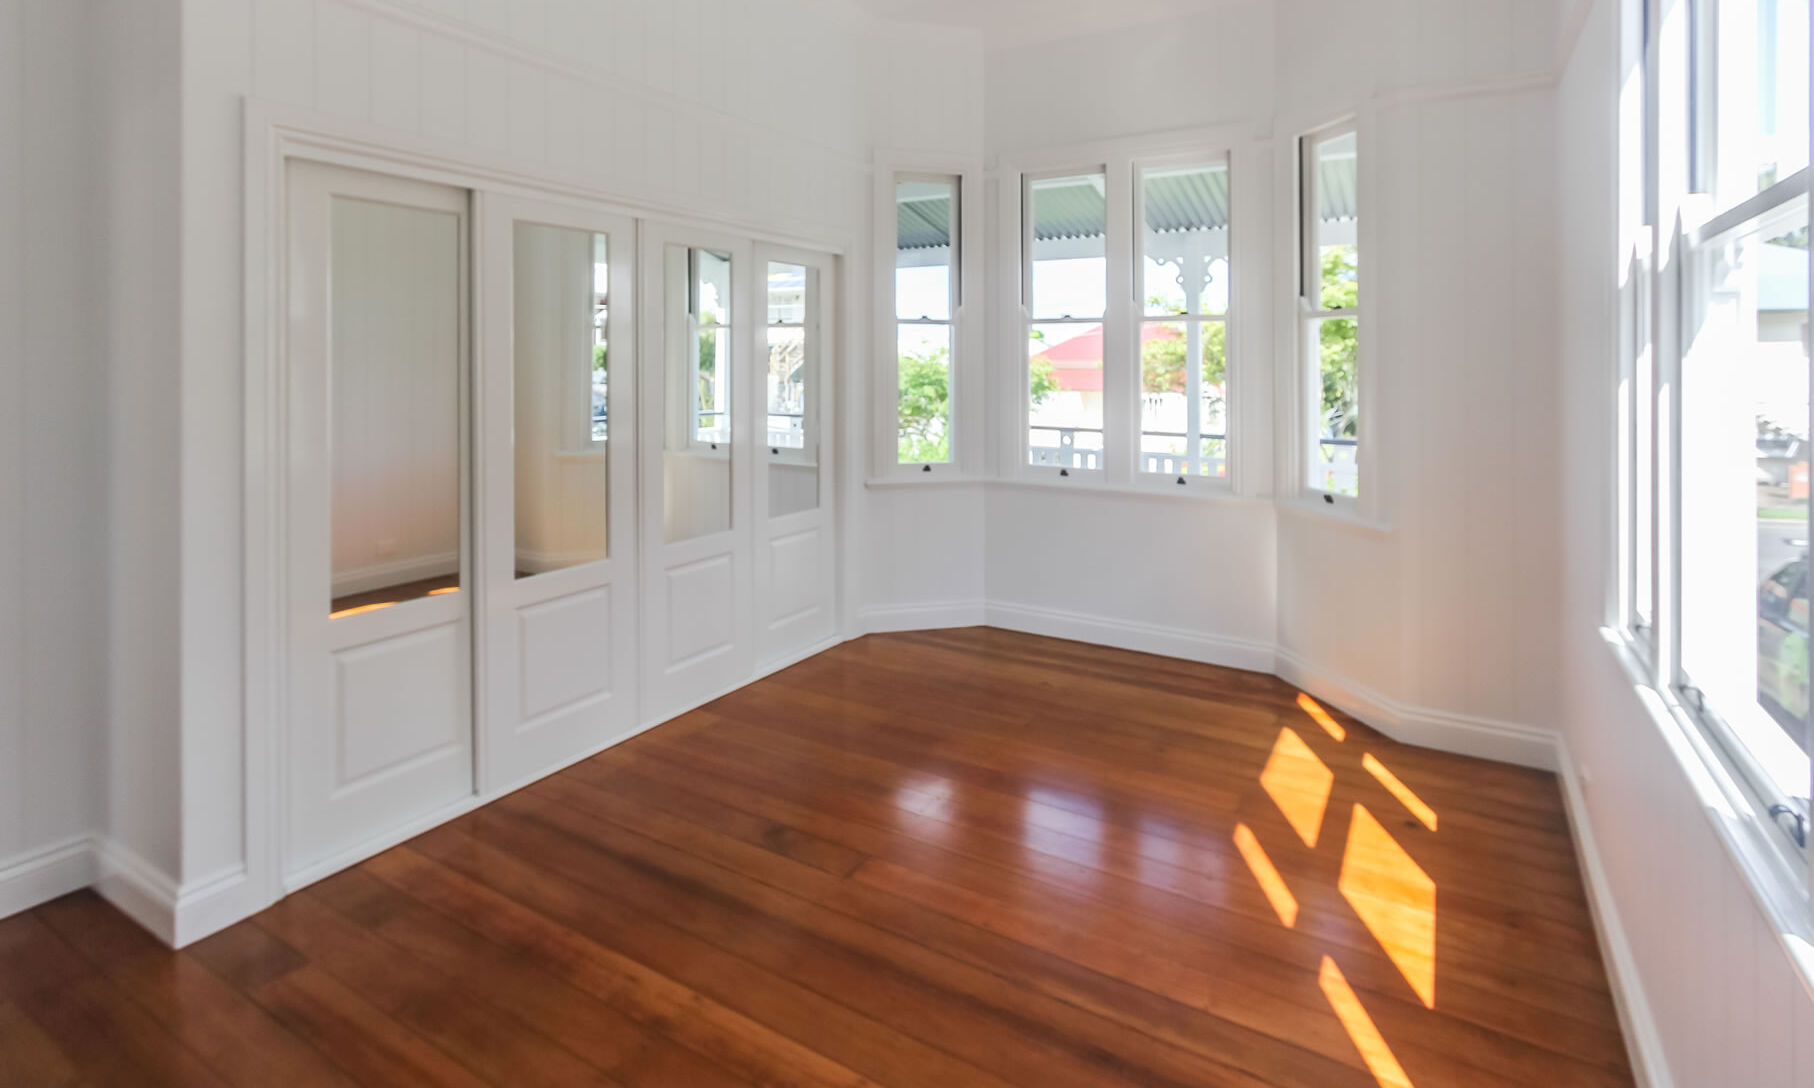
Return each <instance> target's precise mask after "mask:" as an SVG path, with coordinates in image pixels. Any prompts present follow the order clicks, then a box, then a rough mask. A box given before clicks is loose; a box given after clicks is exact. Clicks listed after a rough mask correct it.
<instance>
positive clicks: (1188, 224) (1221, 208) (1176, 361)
mask: <svg viewBox="0 0 1814 1088" xmlns="http://www.w3.org/2000/svg"><path fill="white" fill-rule="evenodd" d="M1136 199H1137V200H1138V201H1139V208H1140V212H1139V215H1138V216H1137V217H1136V220H1137V222H1139V223H1140V226H1141V233H1140V243H1141V245H1140V249H1141V253H1140V257H1141V260H1140V285H1139V287H1140V299H1141V305H1142V315H1143V316H1142V320H1141V323H1140V353H1139V359H1140V459H1139V465H1138V471H1139V472H1142V473H1151V474H1157V475H1161V476H1171V477H1176V478H1177V481H1178V482H1179V483H1181V484H1182V483H1186V482H1188V480H1189V479H1190V478H1191V477H1197V476H1210V477H1216V478H1226V477H1227V475H1228V428H1227V418H1228V288H1229V249H1228V160H1227V158H1226V157H1224V158H1222V159H1220V160H1219V161H1216V162H1213V163H1209V164H1204V165H1186V166H1176V167H1159V166H1148V167H1143V168H1142V169H1141V170H1140V186H1139V191H1138V195H1137V197H1136Z"/></svg>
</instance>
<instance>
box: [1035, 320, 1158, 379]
mask: <svg viewBox="0 0 1814 1088" xmlns="http://www.w3.org/2000/svg"><path fill="white" fill-rule="evenodd" d="M1180 335H1181V334H1180V333H1179V331H1178V330H1177V329H1176V328H1175V327H1173V326H1171V325H1158V324H1154V323H1152V322H1147V323H1146V324H1145V326H1144V327H1143V330H1142V333H1141V341H1142V342H1145V341H1149V340H1176V339H1177V338H1178V337H1179V336H1180ZM1033 358H1035V359H1044V360H1045V361H1046V362H1048V363H1051V364H1052V377H1053V379H1054V380H1056V381H1057V382H1058V388H1059V389H1062V390H1065V391H1067V392H1073V393H1100V392H1102V326H1101V325H1093V326H1091V327H1090V328H1089V329H1086V330H1085V331H1083V332H1081V333H1079V334H1078V335H1076V336H1073V337H1071V338H1070V339H1069V340H1062V341H1060V342H1058V343H1056V344H1053V345H1052V346H1051V347H1049V348H1047V349H1046V350H1044V351H1042V352H1040V353H1039V354H1037V355H1035V356H1033Z"/></svg>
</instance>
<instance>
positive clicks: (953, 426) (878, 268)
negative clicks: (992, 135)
mask: <svg viewBox="0 0 1814 1088" xmlns="http://www.w3.org/2000/svg"><path fill="white" fill-rule="evenodd" d="M874 177H875V190H874V197H873V206H874V209H875V214H874V216H873V234H872V239H873V246H874V252H873V260H874V264H873V265H872V266H871V267H872V268H873V270H874V288H875V291H874V296H873V297H874V305H875V315H876V319H875V322H874V324H873V326H872V329H873V332H874V336H875V339H874V348H873V350H874V358H875V360H876V363H875V366H874V367H873V368H871V370H870V373H871V374H872V375H873V378H874V385H873V388H872V391H871V393H872V395H871V397H870V403H871V405H872V412H873V415H872V417H871V418H872V420H873V426H872V430H873V432H874V433H873V435H872V441H871V444H870V460H871V464H870V469H869V479H868V486H869V487H893V486H925V485H934V484H957V483H962V484H968V483H974V482H976V481H978V480H980V479H982V478H983V476H984V471H985V468H986V460H987V458H986V456H985V453H986V451H985V442H984V434H983V425H984V422H985V419H984V413H983V411H982V404H983V382H984V377H985V371H984V368H983V366H982V365H981V363H982V359H983V357H984V351H983V331H984V330H983V319H982V308H981V307H980V306H979V305H977V303H978V301H979V300H980V299H981V297H982V285H983V282H984V281H983V250H984V245H983V238H984V235H983V216H982V214H981V210H980V209H981V208H982V206H983V192H982V189H983V170H982V168H981V165H980V163H976V162H973V161H971V160H968V159H962V158H953V157H940V156H927V155H923V154H918V153H907V152H889V151H883V152H878V153H877V155H876V160H875V169H874ZM903 181H936V182H955V183H956V192H957V208H956V209H955V212H956V214H955V219H956V222H955V223H953V225H952V244H953V246H954V248H955V252H954V253H953V256H952V290H953V294H954V295H955V298H954V299H953V303H952V310H951V320H950V322H949V325H950V327H951V375H950V396H951V402H950V419H949V421H948V422H947V424H946V426H947V428H948V431H947V433H948V434H949V435H950V441H951V456H950V459H949V460H947V461H933V462H930V463H928V462H921V461H902V460H900V392H901V380H900V354H899V346H900V328H901V324H902V323H901V322H900V321H899V320H898V318H897V311H898V307H897V306H896V303H895V252H896V247H897V245H898V243H899V228H898V222H897V218H896V217H897V214H898V213H897V211H896V204H895V200H896V186H897V185H898V184H899V183H900V182H903ZM935 323H936V324H945V322H935Z"/></svg>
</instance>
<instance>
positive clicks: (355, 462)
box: [284, 161, 474, 886]
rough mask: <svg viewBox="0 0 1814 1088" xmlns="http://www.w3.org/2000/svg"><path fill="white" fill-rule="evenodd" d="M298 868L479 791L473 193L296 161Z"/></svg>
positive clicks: (291, 638) (288, 751) (292, 638)
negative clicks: (472, 449) (472, 479)
mask: <svg viewBox="0 0 1814 1088" xmlns="http://www.w3.org/2000/svg"><path fill="white" fill-rule="evenodd" d="M286 183H287V184H286V192H287V199H288V209H287V230H286V236H285V247H286V253H287V257H286V259H287V264H288V275H287V284H288V287H287V290H288V292H289V298H288V300H287V307H286V310H287V313H288V315H289V318H288V324H287V326H286V328H285V336H284V343H285V360H284V361H285V369H286V374H287V381H288V388H287V391H286V392H287V402H286V403H287V405H288V412H289V417H288V420H287V434H288V447H287V449H286V451H285V457H286V465H285V472H286V475H287V481H288V496H287V498H288V504H287V509H286V512H285V522H286V532H285V534H284V536H285V541H286V546H287V567H286V571H285V576H284V577H285V581H286V583H287V587H288V594H287V596H288V602H287V604H288V623H287V626H288V643H289V653H290V675H289V678H288V683H287V685H286V688H287V691H288V692H289V702H288V707H287V710H288V713H287V715H286V738H285V744H286V747H285V757H286V763H285V766H286V773H287V775H288V778H289V780H288V784H287V785H288V798H289V806H288V811H287V813H286V818H285V822H286V825H287V833H286V836H285V843H284V872H285V880H286V883H288V884H289V885H290V886H295V885H298V884H301V883H306V882H308V881H309V880H312V879H315V878H316V877H319V876H321V875H324V874H325V873H328V872H332V871H333V870H334V869H336V868H338V867H340V866H341V865H343V864H345V863H346V862H347V861H349V860H352V859H354V858H356V857H358V856H362V855H363V853H364V852H367V851H368V850H369V849H370V847H371V844H372V843H373V842H374V841H375V840H379V839H382V838H384V837H385V836H387V835H391V834H394V833H395V832H396V831H397V830H398V829H400V828H403V827H407V826H409V825H410V824H411V823H412V822H414V821H418V820H421V819H425V818H430V817H432V815H433V814H434V813H435V812H437V811H440V810H444V809H446V808H447V807H449V806H451V805H453V804H455V803H457V802H459V801H461V800H462V799H463V798H465V797H467V796H468V795H469V794H470V793H471V792H472V789H473V765H472V750H473V716H472V702H471V692H472V606H471V598H472V593H471V592H470V590H471V588H472V585H473V575H474V565H473V562H472V534H471V531H470V528H469V526H470V524H471V518H470V509H471V508H470V504H469V501H468V496H469V495H470V492H471V488H470V486H469V471H468V463H469V449H468V436H469V434H470V428H469V425H468V420H469V418H470V412H469V405H470V396H469V387H468V382H469V377H470V372H469V358H470V345H469V317H468V289H469V288H468V250H469V245H468V242H469V234H468V222H469V211H468V208H469V194H468V193H466V192H465V191H463V190H459V189H451V188H447V187H445V186H440V185H432V184H428V183H425V182H418V181H411V180H406V179H402V178H395V177H389V176H384V175H379V174H370V173H363V172H360V171H355V170H347V169H340V168H334V167H328V166H323V165H318V164H315V163H309V162H302V161H293V162H292V163H291V164H290V167H289V169H288V172H287V178H286Z"/></svg>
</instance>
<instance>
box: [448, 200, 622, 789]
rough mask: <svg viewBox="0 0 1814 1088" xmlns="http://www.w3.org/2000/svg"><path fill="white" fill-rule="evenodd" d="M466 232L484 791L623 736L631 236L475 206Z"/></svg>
mask: <svg viewBox="0 0 1814 1088" xmlns="http://www.w3.org/2000/svg"><path fill="white" fill-rule="evenodd" d="M479 219H480V237H481V238H482V239H483V249H482V252H483V253H484V254H485V255H486V257H487V260H486V262H485V266H484V268H483V270H482V272H481V286H480V291H481V294H480V297H481V299H482V300H483V309H482V311H481V312H482V313H484V314H485V315H486V316H487V317H488V318H489V320H488V321H487V323H486V324H485V325H484V327H483V328H482V329H481V333H480V336H481V353H480V363H481V366H480V374H481V389H482V391H483V395H482V400H481V407H482V409H483V411H482V412H481V418H480V436H481V437H480V447H481V451H482V454H481V464H482V466H483V469H482V474H481V508H482V510H483V512H484V517H483V521H482V524H483V525H484V534H485V543H486V547H485V555H486V560H485V575H486V581H485V584H486V586H487V590H486V594H485V601H486V604H487V610H486V614H487V617H488V619H487V621H486V627H485V639H484V642H483V644H482V645H483V651H484V652H483V655H482V656H483V661H484V662H485V677H486V684H485V688H484V692H485V706H486V710H487V713H486V715H485V727H484V734H483V737H482V745H483V747H482V752H481V755H482V758H481V760H480V766H481V768H482V770H483V785H484V788H485V789H486V790H487V791H488V792H489V791H495V790H499V789H507V788H511V787H514V786H516V785H520V784H521V783H523V782H525V781H527V780H530V779H533V778H536V777H539V776H541V775H543V774H546V773H548V772H549V771H552V770H554V769H556V768H558V767H560V766H562V765H564V764H567V763H570V762H572V761H573V760H575V759H577V758H579V757H581V756H584V755H585V754H587V753H589V752H592V751H595V750H597V749H598V748H601V747H603V746H604V745H606V744H609V743H610V742H611V741H613V740H615V739H617V738H620V737H622V736H625V735H627V734H628V733H629V732H631V731H632V730H633V729H634V728H635V726H636V706H635V699H634V697H633V695H632V685H633V682H634V681H633V678H634V676H635V672H634V669H635V642H636V626H635V624H636V599H637V592H636V578H637V564H636V558H635V557H636V553H637V545H638V540H637V533H636V502H635V498H636V433H637V429H636V425H635V424H636V418H635V417H636V397H635V390H636V385H635V381H636V373H635V371H636V367H635V360H636V350H635V349H636V339H635V321H634V316H635V307H634V292H635V288H636V282H635V275H634V273H635V267H636V264H635V262H636V226H635V224H634V223H633V222H632V221H630V220H628V219H624V218H622V217H619V216H613V215H608V214H604V213H601V212H598V211H596V210H594V209H590V208H585V207H580V206H570V205H565V204H558V203H553V202H546V201H535V200H528V199H523V198H517V197H504V196H497V195H490V194H487V195H486V196H485V198H484V200H483V202H482V204H481V206H480V213H479Z"/></svg>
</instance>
